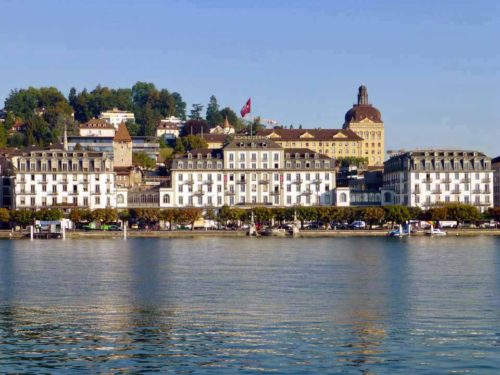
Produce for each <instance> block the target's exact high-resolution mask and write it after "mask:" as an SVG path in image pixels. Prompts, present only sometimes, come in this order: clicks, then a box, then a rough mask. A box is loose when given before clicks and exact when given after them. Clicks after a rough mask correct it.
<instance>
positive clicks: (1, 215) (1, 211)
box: [0, 208, 10, 223]
mask: <svg viewBox="0 0 500 375" xmlns="http://www.w3.org/2000/svg"><path fill="white" fill-rule="evenodd" d="M9 221H10V212H9V210H8V209H6V208H0V223H8V222H9Z"/></svg>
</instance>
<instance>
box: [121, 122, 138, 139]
mask: <svg viewBox="0 0 500 375" xmlns="http://www.w3.org/2000/svg"><path fill="white" fill-rule="evenodd" d="M125 125H126V126H127V130H128V132H129V133H130V135H131V136H132V137H134V136H136V135H140V132H141V127H140V126H139V124H137V123H136V122H135V121H133V120H128V121H127V122H126V123H125Z"/></svg>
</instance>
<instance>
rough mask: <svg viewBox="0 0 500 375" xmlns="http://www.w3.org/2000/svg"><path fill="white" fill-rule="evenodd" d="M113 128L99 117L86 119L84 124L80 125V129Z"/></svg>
mask: <svg viewBox="0 0 500 375" xmlns="http://www.w3.org/2000/svg"><path fill="white" fill-rule="evenodd" d="M96 128H98V129H113V128H114V126H113V125H112V124H110V123H109V122H107V121H106V120H103V119H100V118H94V119H92V120H89V121H87V122H86V123H85V124H81V125H80V129H96Z"/></svg>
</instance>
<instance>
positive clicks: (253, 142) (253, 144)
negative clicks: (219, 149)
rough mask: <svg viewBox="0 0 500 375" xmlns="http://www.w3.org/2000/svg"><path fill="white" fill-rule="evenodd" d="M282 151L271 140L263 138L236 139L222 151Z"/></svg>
mask: <svg viewBox="0 0 500 375" xmlns="http://www.w3.org/2000/svg"><path fill="white" fill-rule="evenodd" d="M242 148H246V149H262V148H267V149H282V147H281V146H280V145H279V144H277V143H276V142H274V141H273V140H272V139H269V138H265V137H259V136H254V137H236V138H234V139H233V140H232V141H231V142H230V143H229V144H228V145H227V146H226V147H224V149H242Z"/></svg>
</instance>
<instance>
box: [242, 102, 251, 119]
mask: <svg viewBox="0 0 500 375" xmlns="http://www.w3.org/2000/svg"><path fill="white" fill-rule="evenodd" d="M251 111H252V99H251V98H248V100H247V102H246V103H245V105H244V106H243V108H241V111H240V113H241V117H245V116H246V115H247V114H249V113H250V112H251Z"/></svg>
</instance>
